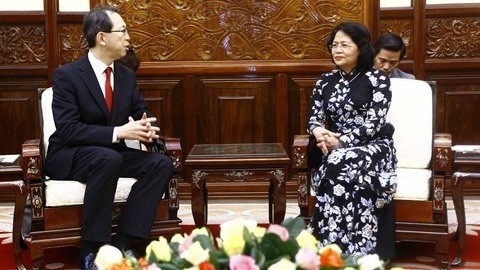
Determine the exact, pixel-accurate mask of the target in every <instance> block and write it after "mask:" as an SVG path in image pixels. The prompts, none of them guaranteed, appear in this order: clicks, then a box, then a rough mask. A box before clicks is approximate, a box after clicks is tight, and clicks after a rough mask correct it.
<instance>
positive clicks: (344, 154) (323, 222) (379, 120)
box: [308, 69, 397, 258]
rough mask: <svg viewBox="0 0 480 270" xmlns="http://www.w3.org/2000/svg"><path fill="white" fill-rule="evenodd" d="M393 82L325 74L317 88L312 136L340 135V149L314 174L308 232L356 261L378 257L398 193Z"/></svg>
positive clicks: (373, 74)
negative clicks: (384, 218) (323, 131)
mask: <svg viewBox="0 0 480 270" xmlns="http://www.w3.org/2000/svg"><path fill="white" fill-rule="evenodd" d="M391 97H392V95H391V91H390V79H389V78H388V76H386V75H385V73H382V72H379V71H377V70H375V69H367V70H362V71H358V70H353V71H352V72H351V73H350V74H346V73H345V72H344V71H342V70H341V69H335V70H333V71H331V72H329V73H325V74H323V75H322V76H321V78H320V79H319V80H318V81H317V82H316V85H315V88H314V89H313V95H312V103H311V108H310V117H309V119H308V131H309V132H310V134H312V133H311V132H312V130H313V129H314V128H315V127H324V128H327V129H329V130H331V131H333V132H338V133H340V134H341V136H340V144H341V147H340V148H338V149H336V150H333V151H331V152H330V153H329V154H328V155H327V156H324V157H323V160H322V163H321V165H320V167H319V168H318V170H316V171H315V172H314V173H313V174H312V184H313V187H314V188H315V192H316V203H315V209H314V214H313V217H312V219H311V222H310V224H309V225H308V228H309V230H310V231H311V232H312V233H313V234H314V235H315V236H316V237H317V238H318V239H319V243H320V245H321V246H324V245H328V244H332V243H335V244H338V245H339V246H340V247H341V248H342V250H343V251H344V252H346V253H348V254H352V255H353V257H354V258H358V257H359V256H362V255H365V254H371V253H374V252H375V246H376V243H377V238H376V235H377V230H378V215H379V213H378V212H379V210H380V209H382V208H383V207H384V206H385V205H386V204H388V203H390V202H391V200H392V199H393V195H394V193H395V190H396V177H397V176H396V164H397V158H396V155H395V148H394V145H393V139H392V135H393V131H394V128H393V126H392V125H391V124H389V123H387V122H386V114H387V112H388V109H389V107H390V102H391Z"/></svg>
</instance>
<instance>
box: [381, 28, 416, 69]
mask: <svg viewBox="0 0 480 270" xmlns="http://www.w3.org/2000/svg"><path fill="white" fill-rule="evenodd" d="M413 31H414V28H413V21H412V20H411V19H396V20H393V19H391V20H382V24H381V28H380V34H382V35H383V34H386V33H395V34H397V35H399V36H401V37H402V39H403V42H404V43H405V45H406V46H407V53H406V54H405V58H404V60H403V61H405V60H407V59H412V58H413V50H414V47H415V41H414V39H413Z"/></svg>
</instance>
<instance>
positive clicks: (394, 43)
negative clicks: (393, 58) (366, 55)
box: [375, 33, 406, 60]
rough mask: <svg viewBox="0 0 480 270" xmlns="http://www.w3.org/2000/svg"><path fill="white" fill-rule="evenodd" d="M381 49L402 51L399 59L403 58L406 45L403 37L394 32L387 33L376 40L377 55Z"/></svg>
mask: <svg viewBox="0 0 480 270" xmlns="http://www.w3.org/2000/svg"><path fill="white" fill-rule="evenodd" d="M381 49H385V50H387V51H391V52H400V59H399V60H402V59H403V57H404V56H405V53H406V46H405V43H404V42H403V39H402V38H401V37H400V36H398V35H396V34H394V33H388V34H385V35H383V36H381V37H379V38H378V39H377V41H376V42H375V55H377V54H378V53H379V52H380V50H381Z"/></svg>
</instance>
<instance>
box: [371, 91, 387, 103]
mask: <svg viewBox="0 0 480 270" xmlns="http://www.w3.org/2000/svg"><path fill="white" fill-rule="evenodd" d="M384 98H385V96H384V95H383V93H381V92H376V93H375V94H373V101H375V102H380V101H382V100H383V99H384Z"/></svg>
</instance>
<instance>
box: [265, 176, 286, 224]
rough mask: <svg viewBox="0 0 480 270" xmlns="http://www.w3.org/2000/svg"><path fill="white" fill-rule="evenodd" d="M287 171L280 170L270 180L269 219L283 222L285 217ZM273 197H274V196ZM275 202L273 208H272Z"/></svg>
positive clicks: (277, 222)
mask: <svg viewBox="0 0 480 270" xmlns="http://www.w3.org/2000/svg"><path fill="white" fill-rule="evenodd" d="M285 171H286V170H285ZM285 171H283V170H278V171H277V173H276V175H275V177H274V180H272V181H271V182H270V188H269V192H268V193H269V203H268V205H269V208H268V211H269V221H270V223H272V217H273V223H276V224H281V223H282V222H283V220H284V218H285V211H286V203H287V199H286V188H285ZM272 197H273V198H272ZM272 204H273V209H272Z"/></svg>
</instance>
